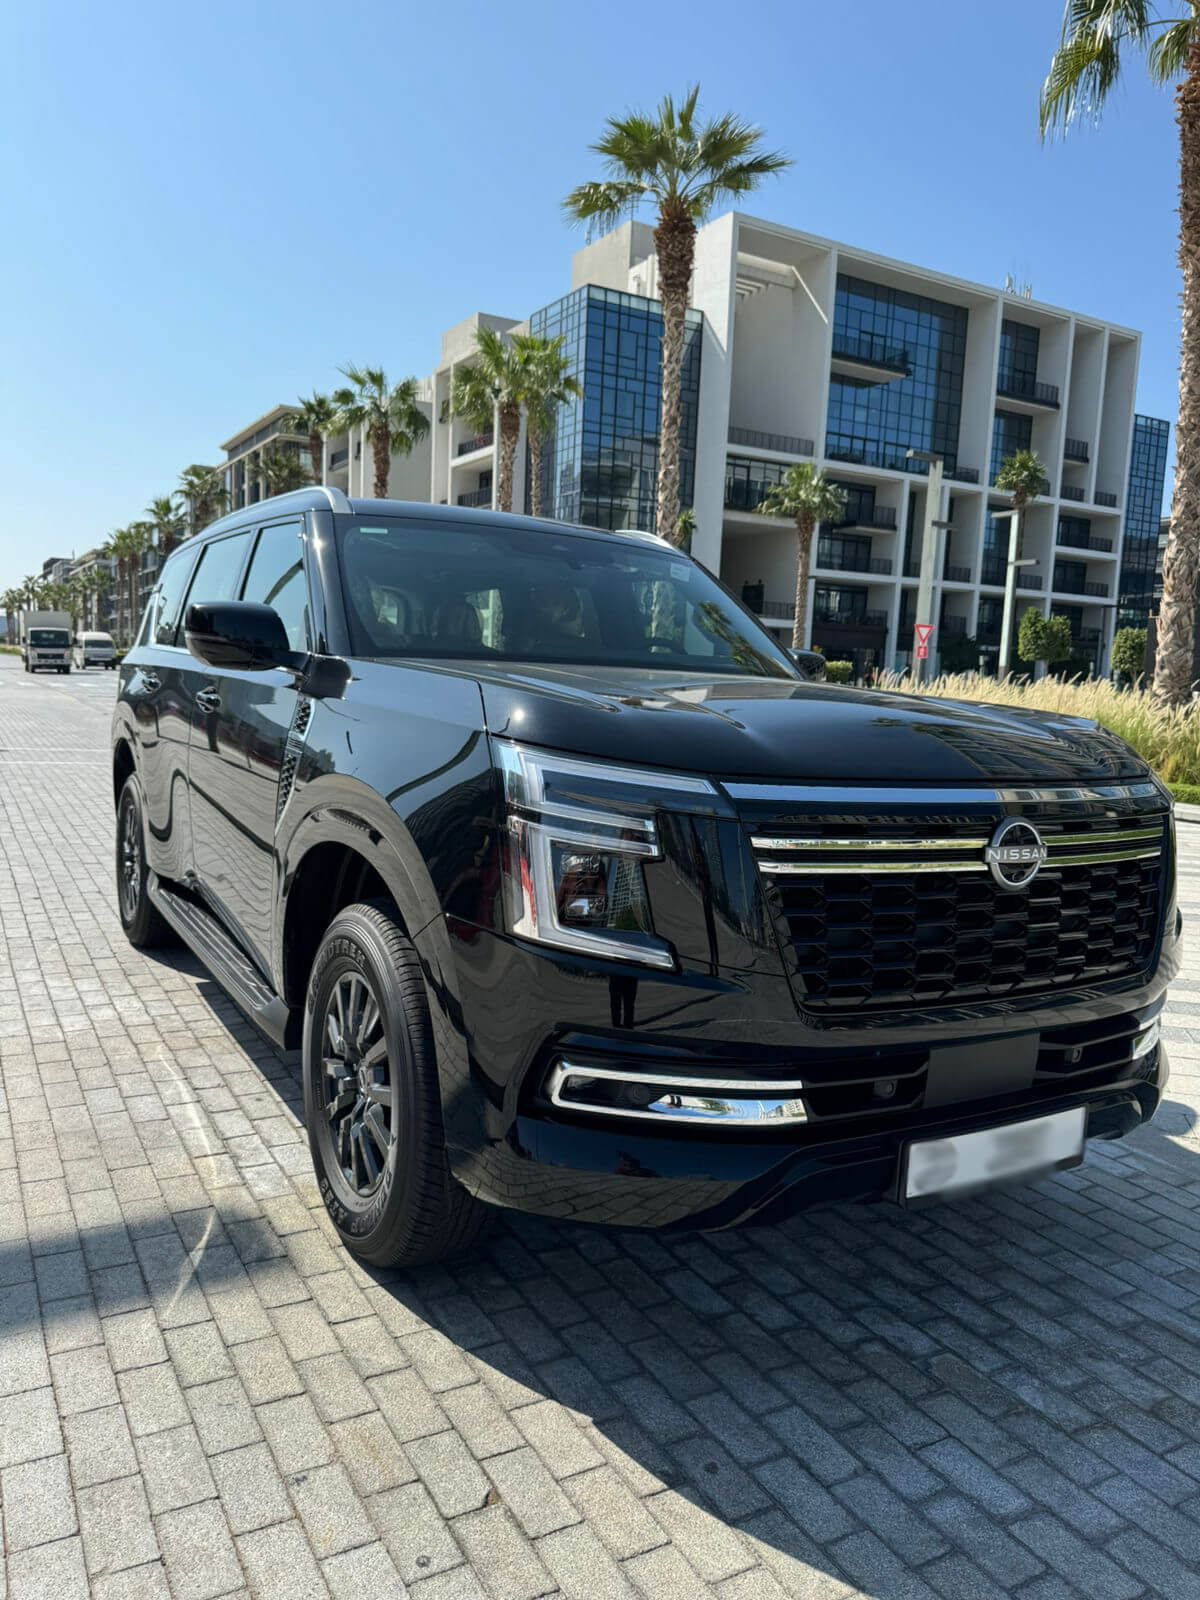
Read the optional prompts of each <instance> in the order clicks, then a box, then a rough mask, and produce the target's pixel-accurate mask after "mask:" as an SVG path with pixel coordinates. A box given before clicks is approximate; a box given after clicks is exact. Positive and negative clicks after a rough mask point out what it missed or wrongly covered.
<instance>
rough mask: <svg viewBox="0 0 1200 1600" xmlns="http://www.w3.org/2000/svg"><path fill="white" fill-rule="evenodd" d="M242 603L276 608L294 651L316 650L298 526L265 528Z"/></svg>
mask: <svg viewBox="0 0 1200 1600" xmlns="http://www.w3.org/2000/svg"><path fill="white" fill-rule="evenodd" d="M242 599H243V600H256V601H258V603H259V604H260V605H265V606H273V607H274V608H275V610H276V611H277V612H278V613H279V615H280V616H281V617H282V618H283V625H284V627H285V628H286V629H287V635H288V640H289V642H290V643H291V646H292V649H293V650H308V649H310V648H311V647H312V629H311V626H310V622H309V608H308V583H307V581H306V580H305V577H304V548H303V545H302V544H301V541H300V524H299V523H298V522H285V523H283V524H280V525H277V526H276V527H273V528H264V529H263V531H262V532H261V533H260V534H259V536H258V544H257V545H256V546H255V550H254V555H253V557H252V559H251V562H250V571H249V572H248V573H247V574H246V583H245V587H244V588H243V590H242Z"/></svg>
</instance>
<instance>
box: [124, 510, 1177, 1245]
mask: <svg viewBox="0 0 1200 1600" xmlns="http://www.w3.org/2000/svg"><path fill="white" fill-rule="evenodd" d="M112 749H113V767H112V778H113V792H114V796H115V800H116V807H117V832H116V840H117V851H116V865H117V887H118V895H119V905H120V915H121V921H122V924H123V926H124V929H125V931H126V933H127V935H128V937H129V938H130V940H131V941H132V943H134V944H135V945H138V946H152V945H155V944H157V943H159V942H160V941H163V940H165V939H167V938H168V937H171V936H174V935H177V936H179V937H180V938H182V939H183V940H184V941H185V942H186V943H187V944H188V945H190V947H191V948H192V950H193V951H195V952H196V953H197V955H198V956H199V957H200V959H201V960H202V961H203V962H204V964H205V965H206V966H207V967H208V969H209V971H210V972H211V973H212V974H213V976H214V977H215V978H216V979H217V980H218V981H219V982H220V983H221V984H222V985H223V986H224V987H225V989H226V990H227V991H228V993H229V994H230V995H232V996H233V998H234V999H235V1000H236V1001H237V1003H238V1004H239V1005H240V1006H241V1007H242V1009H243V1010H244V1011H245V1012H246V1014H247V1015H248V1016H249V1017H251V1018H252V1019H253V1020H254V1021H255V1022H256V1023H257V1024H258V1025H259V1026H260V1027H261V1028H262V1029H263V1030H264V1031H265V1032H266V1033H267V1034H268V1035H269V1037H270V1038H272V1039H274V1040H275V1041H276V1042H277V1043H279V1044H280V1045H283V1046H288V1047H293V1046H298V1047H300V1049H301V1050H302V1059H303V1078H304V1096H305V1115H306V1118H307V1124H308V1136H309V1143H310V1147H311V1151H312V1157H313V1162H314V1165H315V1168H316V1174H317V1180H318V1183H319V1187H320V1192H321V1194H322V1196H323V1198H324V1202H325V1205H326V1206H327V1207H328V1210H329V1214H330V1216H331V1217H332V1219H333V1221H334V1223H335V1225H336V1226H337V1229H338V1231H339V1232H340V1234H341V1236H342V1238H343V1239H344V1240H345V1241H346V1243H347V1244H348V1245H349V1246H350V1247H351V1248H352V1249H353V1250H356V1251H357V1252H358V1253H359V1254H360V1255H362V1256H363V1257H364V1258H365V1259H367V1260H369V1261H372V1262H377V1263H393V1262H415V1261H421V1260H430V1259H436V1258H439V1257H441V1256H444V1255H446V1254H448V1253H449V1252H451V1251H453V1250H455V1249H458V1248H460V1247H463V1246H464V1245H465V1244H466V1243H467V1242H468V1241H469V1240H470V1239H471V1238H472V1237H473V1236H474V1235H475V1233H476V1231H477V1230H478V1228H479V1227H480V1225H481V1224H482V1222H483V1221H484V1220H485V1218H486V1216H487V1215H488V1214H489V1207H490V1206H507V1207H513V1208H516V1209H519V1210H525V1211H532V1212H538V1213H542V1214H545V1215H549V1216H554V1217H559V1218H565V1219H571V1220H578V1221H586V1222H607V1223H616V1224H620V1225H621V1226H623V1227H629V1226H668V1227H674V1226H701V1227H706V1228H713V1227H722V1226H725V1225H728V1224H732V1223H736V1222H741V1221H745V1220H747V1219H749V1218H754V1217H758V1218H764V1219H772V1218H776V1217H778V1216H781V1215H783V1214H785V1213H786V1212H787V1211H789V1210H791V1209H793V1208H795V1207H798V1206H804V1205H813V1204H820V1203H824V1202H828V1201H833V1200H839V1201H840V1200H850V1199H854V1200H860V1199H866V1198H876V1199H880V1198H882V1199H890V1200H893V1201H898V1202H900V1203H901V1204H905V1205H915V1204H919V1203H922V1202H924V1201H926V1200H927V1199H929V1198H930V1197H933V1196H943V1197H947V1196H949V1197H952V1196H954V1195H957V1194H959V1193H962V1192H964V1191H966V1190H969V1189H970V1188H971V1187H972V1186H974V1185H976V1184H978V1183H979V1182H981V1181H984V1180H985V1179H986V1180H987V1181H992V1180H994V1179H997V1178H1000V1177H1004V1176H1024V1175H1027V1174H1029V1173H1042V1172H1044V1171H1047V1170H1050V1169H1053V1168H1056V1167H1063V1166H1070V1165H1072V1164H1074V1163H1076V1162H1078V1161H1079V1160H1080V1159H1081V1158H1082V1156H1083V1152H1084V1148H1085V1140H1086V1139H1089V1138H1090V1139H1109V1138H1116V1137H1119V1136H1121V1135H1123V1134H1126V1133H1128V1132H1130V1131H1131V1130H1132V1129H1134V1128H1136V1127H1138V1126H1139V1125H1140V1124H1141V1123H1143V1122H1145V1121H1146V1120H1147V1119H1148V1118H1149V1117H1150V1116H1152V1115H1153V1113H1154V1111H1155V1109H1156V1107H1157V1106H1158V1104H1159V1102H1160V1100H1161V1097H1162V1094H1163V1088H1164V1085H1165V1083H1166V1080H1167V1060H1166V1054H1165V1051H1164V1049H1163V1046H1162V1042H1161V1038H1160V1032H1159V1022H1160V1014H1161V1009H1162V1005H1163V996H1164V991H1165V988H1166V985H1167V982H1168V980H1169V978H1170V977H1171V976H1172V974H1173V973H1174V972H1175V970H1176V967H1177V963H1178V949H1179V933H1180V919H1179V915H1178V912H1177V910H1176V905H1175V893H1174V877H1175V847H1174V837H1173V831H1172V819H1171V809H1170V801H1169V798H1168V796H1167V794H1166V793H1165V792H1164V790H1163V788H1162V787H1161V786H1160V784H1159V783H1158V782H1157V781H1156V780H1155V778H1154V777H1153V776H1152V775H1151V773H1150V772H1149V771H1148V770H1147V769H1146V767H1145V766H1144V765H1143V763H1142V762H1141V761H1140V760H1139V759H1138V758H1137V756H1135V755H1134V754H1133V752H1132V751H1131V750H1130V749H1129V748H1128V747H1127V746H1126V745H1125V744H1123V743H1122V742H1121V740H1119V739H1117V738H1115V737H1114V736H1113V735H1111V734H1109V733H1106V732H1105V731H1104V730H1103V729H1101V728H1099V727H1097V726H1096V725H1095V724H1093V723H1088V722H1082V721H1078V720H1073V719H1070V718H1063V717H1057V716H1051V715H1039V714H1035V713H1029V712H1023V711H1020V710H1016V709H1011V708H1004V707H1000V706H983V705H973V706H968V705H962V704H947V703H939V702H937V701H933V700H929V699H923V698H919V697H914V698H907V697H905V696H903V695H900V694H895V693H889V694H882V693H871V692H868V691H862V690H853V689H849V688H838V687H834V686H832V685H831V686H825V685H822V684H812V683H806V682H805V681H803V679H802V677H801V676H800V674H799V672H798V670H797V667H796V665H795V663H794V661H793V660H792V659H791V658H790V657H789V655H788V654H787V652H786V651H785V650H783V649H782V648H780V646H779V645H778V644H777V643H776V642H775V641H774V640H773V639H772V638H771V636H770V635H769V633H767V632H766V631H765V630H764V629H763V628H762V627H761V626H760V624H759V623H758V621H757V620H756V619H755V618H754V617H753V616H752V615H751V614H750V613H749V612H747V611H746V610H744V609H743V608H742V606H741V605H740V604H739V603H738V602H737V601H736V600H734V599H733V598H732V597H731V596H730V595H729V594H728V593H727V592H726V591H725V590H724V589H723V588H722V587H721V585H720V584H719V583H718V582H717V581H716V580H715V579H713V578H712V577H711V576H709V575H708V574H707V573H706V572H704V570H703V569H702V568H700V567H699V566H697V565H696V564H695V563H693V562H692V561H691V560H689V559H688V558H687V557H685V556H683V555H682V554H681V553H680V552H679V551H677V550H673V549H667V548H663V547H660V546H659V545H658V544H657V543H656V542H654V541H651V540H647V539H645V538H643V537H637V536H633V537H626V536H623V535H622V534H620V533H609V532H596V531H594V530H589V529H584V528H572V527H565V526H562V525H559V524H555V523H551V522H545V521H534V520H532V519H528V518H524V517H518V516H501V515H496V514H492V513H489V512H473V511H467V510H463V509H460V508H458V507H438V506H429V505H419V506H413V505H403V504H399V503H395V502H390V501H370V500H365V501H363V500H355V501H351V500H348V499H347V498H346V497H345V496H344V495H343V494H341V493H340V492H339V491H337V490H335V489H308V490H303V491H300V492H299V493H296V494H292V495H285V496H283V497H281V498H279V499H275V500H268V501H266V502H265V503H262V504H258V505H254V506H251V507H249V508H247V509H245V510H242V511H238V512H236V513H234V514H233V515H232V516H229V517H226V518H225V519H224V520H222V521H220V522H218V523H216V524H215V525H214V526H213V527H211V528H209V529H208V530H206V532H205V533H204V534H203V535H201V536H200V537H198V538H194V539H190V540H189V541H188V542H187V543H186V544H184V545H182V546H181V547H180V548H179V549H178V550H176V551H175V552H174V554H172V555H171V556H170V558H169V559H168V560H167V561H166V563H165V564H164V566H163V568H162V571H161V573H160V575H159V579H158V585H157V587H156V589H155V590H154V593H153V597H152V599H151V601H150V604H149V607H148V610H147V614H146V617H145V619H144V621H143V625H142V629H141V633H140V636H139V638H138V640H137V642H136V644H135V646H134V647H133V648H132V649H131V650H130V652H129V654H128V655H127V656H126V658H125V660H124V661H123V662H122V664H121V668H120V677H119V696H118V703H117V707H116V712H115V717H114V721H113V746H112Z"/></svg>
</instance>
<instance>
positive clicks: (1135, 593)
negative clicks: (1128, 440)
mask: <svg viewBox="0 0 1200 1600" xmlns="http://www.w3.org/2000/svg"><path fill="white" fill-rule="evenodd" d="M1170 434H1171V425H1170V423H1169V422H1164V421H1163V420H1162V419H1161V418H1160V417H1142V416H1135V417H1134V419H1133V448H1132V450H1131V452H1130V457H1129V491H1128V493H1127V495H1126V497H1125V541H1124V543H1123V545H1122V546H1121V578H1120V587H1119V590H1118V594H1119V599H1118V603H1117V627H1118V628H1144V627H1145V626H1146V622H1147V620H1148V618H1149V616H1150V612H1151V610H1152V608H1153V605H1154V592H1155V580H1156V576H1157V573H1158V569H1159V548H1158V524H1159V519H1160V517H1161V516H1162V502H1163V485H1164V483H1165V480H1166V472H1167V445H1168V443H1169V441H1170Z"/></svg>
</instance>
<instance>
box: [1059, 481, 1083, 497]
mask: <svg viewBox="0 0 1200 1600" xmlns="http://www.w3.org/2000/svg"><path fill="white" fill-rule="evenodd" d="M1060 487H1061V491H1062V497H1063V499H1064V500H1082V499H1083V498H1084V493H1083V490H1082V489H1077V488H1076V487H1075V485H1074V484H1073V483H1064V484H1062V485H1061V486H1060Z"/></svg>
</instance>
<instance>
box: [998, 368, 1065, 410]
mask: <svg viewBox="0 0 1200 1600" xmlns="http://www.w3.org/2000/svg"><path fill="white" fill-rule="evenodd" d="M996 393H997V394H999V395H1003V396H1004V398H1005V399H1006V400H1016V401H1018V402H1020V403H1021V404H1022V405H1027V406H1033V407H1036V408H1037V409H1038V410H1039V411H1057V410H1058V387H1057V385H1055V384H1053V383H1038V382H1037V380H1036V379H1035V378H1027V377H1026V376H1025V374H1024V373H1023V372H1005V371H1003V370H1001V371H1000V372H999V373H998V374H997V377H996Z"/></svg>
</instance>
